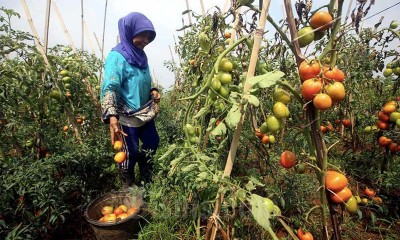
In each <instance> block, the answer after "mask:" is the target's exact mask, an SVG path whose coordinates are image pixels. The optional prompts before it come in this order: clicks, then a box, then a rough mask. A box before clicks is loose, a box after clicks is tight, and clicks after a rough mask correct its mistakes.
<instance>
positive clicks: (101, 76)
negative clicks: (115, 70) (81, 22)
mask: <svg viewBox="0 0 400 240" xmlns="http://www.w3.org/2000/svg"><path fill="white" fill-rule="evenodd" d="M107 3H108V0H106V4H105V6H104V21H103V38H102V40H101V61H102V62H104V36H105V34H106V18H107ZM99 79H100V83H101V82H103V69H101V71H100V77H99Z"/></svg>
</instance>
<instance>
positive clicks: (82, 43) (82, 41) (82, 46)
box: [81, 0, 85, 51]
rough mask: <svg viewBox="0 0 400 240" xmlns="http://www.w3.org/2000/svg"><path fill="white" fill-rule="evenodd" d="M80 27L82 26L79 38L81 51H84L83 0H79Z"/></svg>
mask: <svg viewBox="0 0 400 240" xmlns="http://www.w3.org/2000/svg"><path fill="white" fill-rule="evenodd" d="M81 22H82V23H81V25H82V26H81V27H82V31H81V35H82V36H81V37H82V39H81V49H82V51H84V50H85V34H84V33H85V21H84V20H83V0H81Z"/></svg>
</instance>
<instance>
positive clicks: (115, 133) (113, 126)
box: [110, 117, 128, 145]
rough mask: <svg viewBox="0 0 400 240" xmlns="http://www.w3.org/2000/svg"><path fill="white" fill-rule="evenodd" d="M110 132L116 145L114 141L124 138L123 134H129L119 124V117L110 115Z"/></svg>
mask: <svg viewBox="0 0 400 240" xmlns="http://www.w3.org/2000/svg"><path fill="white" fill-rule="evenodd" d="M110 134H111V144H112V145H114V142H115V141H117V140H122V139H121V135H119V134H122V135H124V136H128V134H126V133H124V131H122V129H121V128H120V126H119V123H118V118H117V117H110Z"/></svg>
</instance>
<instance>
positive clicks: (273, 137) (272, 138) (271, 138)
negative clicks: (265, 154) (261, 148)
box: [268, 135, 276, 144]
mask: <svg viewBox="0 0 400 240" xmlns="http://www.w3.org/2000/svg"><path fill="white" fill-rule="evenodd" d="M268 138H269V143H271V144H274V143H275V141H276V140H275V136H274V135H269V136H268Z"/></svg>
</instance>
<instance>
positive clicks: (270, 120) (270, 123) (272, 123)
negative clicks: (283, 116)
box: [266, 115, 281, 132]
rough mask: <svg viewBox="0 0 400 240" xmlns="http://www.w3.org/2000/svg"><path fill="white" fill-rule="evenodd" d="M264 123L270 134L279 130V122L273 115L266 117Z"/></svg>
mask: <svg viewBox="0 0 400 240" xmlns="http://www.w3.org/2000/svg"><path fill="white" fill-rule="evenodd" d="M266 123H267V127H268V130H269V131H271V132H276V131H278V130H279V129H281V121H279V119H278V118H277V117H275V116H274V115H270V116H268V117H267V121H266Z"/></svg>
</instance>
